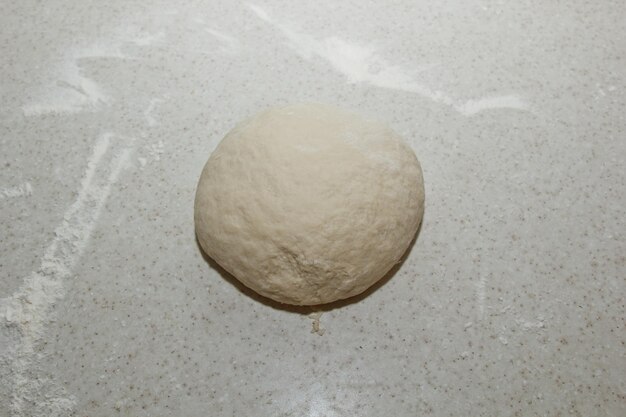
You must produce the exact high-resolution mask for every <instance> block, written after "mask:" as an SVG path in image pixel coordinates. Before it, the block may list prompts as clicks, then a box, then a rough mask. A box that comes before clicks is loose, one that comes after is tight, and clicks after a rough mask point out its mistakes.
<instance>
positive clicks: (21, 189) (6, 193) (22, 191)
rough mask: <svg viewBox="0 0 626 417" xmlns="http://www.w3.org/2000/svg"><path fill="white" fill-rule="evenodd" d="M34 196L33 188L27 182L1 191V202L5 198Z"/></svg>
mask: <svg viewBox="0 0 626 417" xmlns="http://www.w3.org/2000/svg"><path fill="white" fill-rule="evenodd" d="M31 195H33V187H32V185H30V183H29V182H25V183H23V184H20V185H16V186H15V187H8V188H3V189H0V200H2V199H5V198H16V197H29V196H31Z"/></svg>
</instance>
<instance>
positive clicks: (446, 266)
mask: <svg viewBox="0 0 626 417" xmlns="http://www.w3.org/2000/svg"><path fill="white" fill-rule="evenodd" d="M624 21H626V7H625V6H624V3H623V2H622V1H609V0H607V1H599V2H588V1H580V0H574V1H569V2H556V1H527V0H522V1H516V2H505V1H498V0H469V1H461V0H447V1H441V2H427V1H405V0H399V1H386V2H380V1H379V2H376V1H344V2H336V1H329V0H322V1H316V2H305V1H292V2H286V1H282V2H281V1H275V0H258V1H257V0H252V1H251V2H239V1H204V0H198V1H190V2H172V1H156V0H155V1H125V0H113V1H108V2H81V1H75V0H73V1H70V0H67V1H59V0H52V1H47V2H38V1H32V0H27V1H20V2H8V1H6V2H2V4H0V57H1V58H0V147H1V148H0V149H1V152H0V166H2V169H1V170H0V220H1V222H0V248H1V250H0V271H1V274H2V275H1V278H0V299H1V301H0V416H18V417H26V416H89V417H96V416H103V417H104V416H117V415H120V416H136V417H141V416H207V415H210V416H307V417H312V416H335V417H343V416H382V415H392V416H418V415H432V416H465V415H471V416H522V415H523V416H531V415H538V416H624V415H626V380H625V378H626V346H625V341H626V331H625V329H624V319H625V316H626V314H625V301H624V299H625V295H626V285H625V278H626V260H625V256H626V243H625V232H626V225H625V219H626V169H625V159H626V120H625V115H626V91H625V88H626V53H625V52H626V26H625V25H624ZM302 101H316V102H325V103H330V104H334V105H338V106H341V107H345V108H348V109H352V110H353V111H356V112H358V113H361V114H364V115H368V116H371V117H375V118H378V119H380V120H383V121H385V122H387V123H388V124H389V125H390V126H392V127H393V128H394V129H395V130H396V131H397V132H398V133H400V134H401V135H402V136H403V137H404V138H405V139H406V140H407V142H408V143H409V144H410V146H411V147H412V149H413V150H414V151H415V152H416V154H417V155H418V157H419V159H420V161H421V163H422V167H423V170H424V177H425V183H426V211H425V216H424V220H423V224H422V227H421V231H420V234H419V236H418V238H417V241H416V243H415V245H414V246H413V248H412V250H411V252H410V253H409V255H408V257H407V259H406V261H405V262H404V263H403V264H402V265H401V267H400V268H399V269H398V270H397V271H396V273H395V274H394V275H393V276H391V277H390V279H387V280H385V281H384V282H382V283H381V284H380V285H377V286H376V287H375V288H374V289H372V290H371V291H369V292H368V293H367V294H365V295H364V296H362V297H358V298H357V299H356V300H350V301H349V302H344V303H339V304H337V305H332V306H331V307H329V308H326V309H324V310H323V311H322V314H321V316H320V315H319V312H317V313H316V312H315V311H314V310H312V309H307V308H281V307H280V306H277V305H275V304H272V303H268V302H266V301H264V300H261V299H259V298H258V297H255V296H254V294H251V293H250V292H247V291H245V290H243V289H242V288H241V287H240V286H239V285H238V284H237V282H236V281H235V280H233V278H232V277H230V276H228V275H227V274H225V273H223V272H222V271H219V270H218V269H216V268H215V267H214V266H213V265H212V264H211V263H210V262H209V261H208V260H207V259H206V258H205V257H203V255H202V253H201V251H200V249H199V247H198V245H197V243H196V240H195V237H194V227H193V198H194V192H195V186H196V181H197V179H198V177H199V174H200V171H201V169H202V166H203V165H204V163H205V161H206V160H207V158H208V156H209V155H210V153H211V151H212V150H213V149H214V148H215V146H216V145H217V143H218V142H219V141H220V139H221V138H222V137H223V136H224V134H225V133H226V132H227V131H228V130H229V129H230V128H232V127H233V125H234V124H235V123H237V122H238V121H239V120H241V119H242V118H244V117H247V116H250V115H252V114H254V113H255V112H257V111H258V110H260V109H263V108H267V107H269V106H273V105H283V104H287V103H294V102H302ZM311 313H313V314H311ZM314 329H317V330H318V331H317V332H312V330H314Z"/></svg>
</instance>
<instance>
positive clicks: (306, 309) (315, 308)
mask: <svg viewBox="0 0 626 417" xmlns="http://www.w3.org/2000/svg"><path fill="white" fill-rule="evenodd" d="M425 214H426V213H425V211H424V214H423V215H422V221H421V222H420V225H419V227H418V228H417V232H415V236H413V239H412V240H411V243H410V244H409V247H408V248H407V249H406V251H405V252H404V254H403V255H402V257H401V258H400V260H399V261H398V262H397V263H396V264H395V265H394V266H393V267H392V268H391V269H390V270H389V271H388V272H387V273H386V274H385V275H383V277H382V278H381V279H379V280H378V281H376V282H375V283H374V284H373V285H372V286H371V287H369V288H368V289H366V290H365V291H363V292H362V293H360V294H357V295H355V296H352V297H350V298H345V299H343V300H337V301H333V302H332V303H326V304H317V305H311V306H297V305H292V304H283V303H279V302H278V301H274V300H272V299H271V298H267V297H264V296H262V295H261V294H259V293H257V292H256V291H254V290H253V289H251V288H248V287H246V286H245V285H244V284H242V283H241V281H239V280H238V279H237V278H235V276H234V275H232V274H231V273H230V272H228V271H227V270H225V269H224V268H222V267H221V266H220V265H219V264H218V263H217V262H215V260H213V258H211V257H210V256H209V255H207V254H206V253H205V252H204V250H202V246H200V242H199V241H198V236H197V235H195V237H196V245H197V246H198V250H199V251H200V254H201V255H202V258H203V259H204V260H205V261H206V263H207V264H209V266H210V267H211V268H212V269H214V270H216V271H217V272H218V273H219V274H220V275H221V276H222V278H224V279H225V280H226V281H227V282H229V283H230V284H231V285H233V286H234V287H235V288H237V289H238V290H239V291H240V292H242V293H244V294H245V295H247V296H248V297H250V298H252V299H254V300H255V301H258V302H259V303H262V304H265V305H266V306H269V307H272V308H275V309H277V310H284V311H289V312H292V313H298V314H305V315H308V314H311V313H314V312H326V311H331V310H334V309H337V308H341V307H345V306H347V305H350V304H354V303H358V302H359V301H361V300H363V299H364V298H366V297H368V296H369V295H370V294H372V293H373V292H374V291H376V290H378V289H379V288H381V287H382V286H383V285H385V284H386V283H387V282H389V280H390V279H391V278H392V277H393V276H394V275H395V274H396V273H397V272H398V270H399V269H400V268H401V267H402V265H403V264H404V262H405V261H406V259H407V258H408V256H409V253H411V250H412V249H413V246H414V245H415V242H416V241H417V238H418V237H419V234H420V232H421V230H422V225H423V224H424V215H425Z"/></svg>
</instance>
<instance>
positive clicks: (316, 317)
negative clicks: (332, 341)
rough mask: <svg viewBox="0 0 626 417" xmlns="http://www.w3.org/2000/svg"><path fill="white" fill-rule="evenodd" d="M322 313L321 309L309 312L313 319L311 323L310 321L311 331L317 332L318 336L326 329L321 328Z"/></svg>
mask: <svg viewBox="0 0 626 417" xmlns="http://www.w3.org/2000/svg"><path fill="white" fill-rule="evenodd" d="M322 314H323V313H322V312H321V311H317V312H315V313H311V314H309V317H310V318H312V319H313V323H311V324H312V328H311V333H317V334H318V335H320V336H323V335H324V333H325V332H326V329H322V327H321V326H320V317H322Z"/></svg>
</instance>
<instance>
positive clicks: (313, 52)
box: [248, 4, 528, 116]
mask: <svg viewBox="0 0 626 417" xmlns="http://www.w3.org/2000/svg"><path fill="white" fill-rule="evenodd" d="M248 8H249V9H250V10H251V11H252V12H254V13H255V14H256V16H257V17H258V18H260V19H261V20H263V21H265V22H267V23H269V24H271V25H272V26H274V27H275V28H276V29H278V30H279V31H280V32H281V33H282V34H283V36H285V38H287V40H288V41H289V46H290V47H291V48H292V49H294V51H296V52H297V53H298V54H299V55H300V56H302V57H303V58H304V59H306V60H311V59H312V58H314V57H316V56H317V57H320V58H322V59H324V60H326V61H327V62H328V63H329V64H330V65H331V66H332V67H333V68H334V69H335V70H336V71H337V72H339V73H340V74H343V75H344V76H345V77H346V79H347V81H348V82H349V83H363V84H370V85H373V86H376V87H381V88H387V89H391V90H400V91H406V92H410V93H415V94H418V95H420V96H422V97H425V98H428V99H430V100H432V101H434V102H436V103H440V104H443V105H446V106H449V107H452V108H453V109H454V110H456V111H457V112H459V113H460V114H462V115H464V116H473V115H475V114H477V113H479V112H481V111H484V110H490V109H500V108H507V109H515V110H527V109H528V105H527V104H526V102H525V101H524V100H523V99H521V98H519V97H517V96H515V95H505V96H493V97H486V98H481V99H473V100H468V101H463V100H458V99H456V98H454V97H452V96H450V95H448V94H446V93H444V92H442V91H438V90H434V89H431V88H429V87H428V86H426V85H423V84H421V83H419V82H418V81H416V80H415V79H414V77H413V76H411V74H410V73H409V72H408V71H406V70H405V69H403V68H402V67H401V66H398V65H393V64H390V63H389V62H387V61H386V60H385V59H383V58H382V57H380V56H379V55H378V54H377V53H376V49H375V48H373V47H371V46H365V45H359V44H357V43H353V42H349V41H347V40H345V39H341V38H339V37H336V36H331V37H328V38H325V39H321V40H319V39H316V38H315V37H313V36H311V35H308V34H306V33H302V32H300V31H298V30H296V29H294V28H293V27H292V26H290V25H288V24H284V23H282V22H278V21H276V20H274V19H272V18H271V17H270V15H269V13H267V11H265V10H264V9H263V8H261V7H259V6H257V5H254V4H248Z"/></svg>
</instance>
